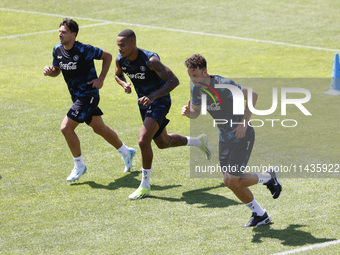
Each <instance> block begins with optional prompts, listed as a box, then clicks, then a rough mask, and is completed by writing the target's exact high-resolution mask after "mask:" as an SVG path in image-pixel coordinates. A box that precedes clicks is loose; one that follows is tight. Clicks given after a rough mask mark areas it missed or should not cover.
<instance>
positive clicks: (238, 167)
mask: <svg viewBox="0 0 340 255" xmlns="http://www.w3.org/2000/svg"><path fill="white" fill-rule="evenodd" d="M254 141H255V133H254V130H253V129H252V128H248V129H247V132H246V136H245V137H244V138H243V139H241V140H240V141H239V142H236V143H234V144H232V145H230V146H226V147H224V144H223V143H220V160H221V166H222V165H225V166H227V167H229V168H226V169H228V170H229V172H226V173H224V180H223V181H224V184H225V185H226V186H227V187H228V188H229V189H230V190H232V191H233V193H234V194H235V195H236V196H237V197H238V198H239V199H240V200H241V201H242V202H243V203H244V204H245V205H246V206H247V207H248V208H249V209H250V210H251V211H252V217H251V219H250V221H249V222H248V223H246V224H245V225H244V227H251V226H258V225H262V224H268V223H269V222H270V221H271V218H270V217H269V216H268V215H267V213H266V211H265V210H264V209H263V208H262V207H261V206H260V205H259V203H258V202H257V201H256V199H255V198H254V195H253V193H252V192H251V190H250V189H249V188H248V187H250V186H252V185H254V184H257V183H258V182H259V178H258V176H257V175H256V174H252V173H243V170H244V168H245V167H246V165H247V163H248V160H249V157H250V154H251V151H252V148H253V145H254ZM223 150H226V151H223ZM225 152H226V153H225ZM224 153H225V155H224ZM226 155H227V156H226Z"/></svg>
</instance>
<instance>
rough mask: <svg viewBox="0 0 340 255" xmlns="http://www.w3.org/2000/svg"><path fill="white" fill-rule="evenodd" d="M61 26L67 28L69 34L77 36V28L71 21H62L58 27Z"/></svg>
mask: <svg viewBox="0 0 340 255" xmlns="http://www.w3.org/2000/svg"><path fill="white" fill-rule="evenodd" d="M61 26H65V27H67V28H68V29H69V30H70V31H71V33H76V34H77V35H78V32H79V26H78V24H77V22H75V21H74V20H73V19H63V21H62V22H61V23H60V26H59V27H61Z"/></svg>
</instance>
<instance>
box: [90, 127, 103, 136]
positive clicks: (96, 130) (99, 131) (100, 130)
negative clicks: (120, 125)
mask: <svg viewBox="0 0 340 255" xmlns="http://www.w3.org/2000/svg"><path fill="white" fill-rule="evenodd" d="M92 130H93V132H94V133H96V134H97V135H103V134H104V132H105V128H103V127H96V126H94V127H92Z"/></svg>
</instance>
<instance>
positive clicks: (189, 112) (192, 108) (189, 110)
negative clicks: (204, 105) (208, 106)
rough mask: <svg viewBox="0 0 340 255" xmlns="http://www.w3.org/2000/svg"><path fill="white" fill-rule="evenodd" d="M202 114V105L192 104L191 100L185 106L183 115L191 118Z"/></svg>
mask: <svg viewBox="0 0 340 255" xmlns="http://www.w3.org/2000/svg"><path fill="white" fill-rule="evenodd" d="M200 114H201V106H200V105H192V104H191V103H190V100H189V101H188V104H187V105H185V106H183V108H182V115H183V116H186V117H188V118H189V119H196V118H197V117H198V116H199V115H200Z"/></svg>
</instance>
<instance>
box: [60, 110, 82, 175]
mask: <svg viewBox="0 0 340 255" xmlns="http://www.w3.org/2000/svg"><path fill="white" fill-rule="evenodd" d="M78 125H79V123H78V122H76V121H74V120H72V119H70V118H69V117H68V116H65V118H64V120H63V122H62V123H61V127H60V130H61V132H62V134H63V135H64V137H65V139H66V142H67V144H68V147H69V148H70V150H71V153H72V155H73V160H74V168H73V170H72V171H71V174H70V175H69V176H68V177H67V178H66V180H67V181H75V180H78V179H79V177H80V176H81V175H82V174H84V173H85V172H86V165H85V163H84V161H83V158H82V155H81V149H80V141H79V138H78V136H77V134H76V133H75V129H76V127H77V126H78Z"/></svg>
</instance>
